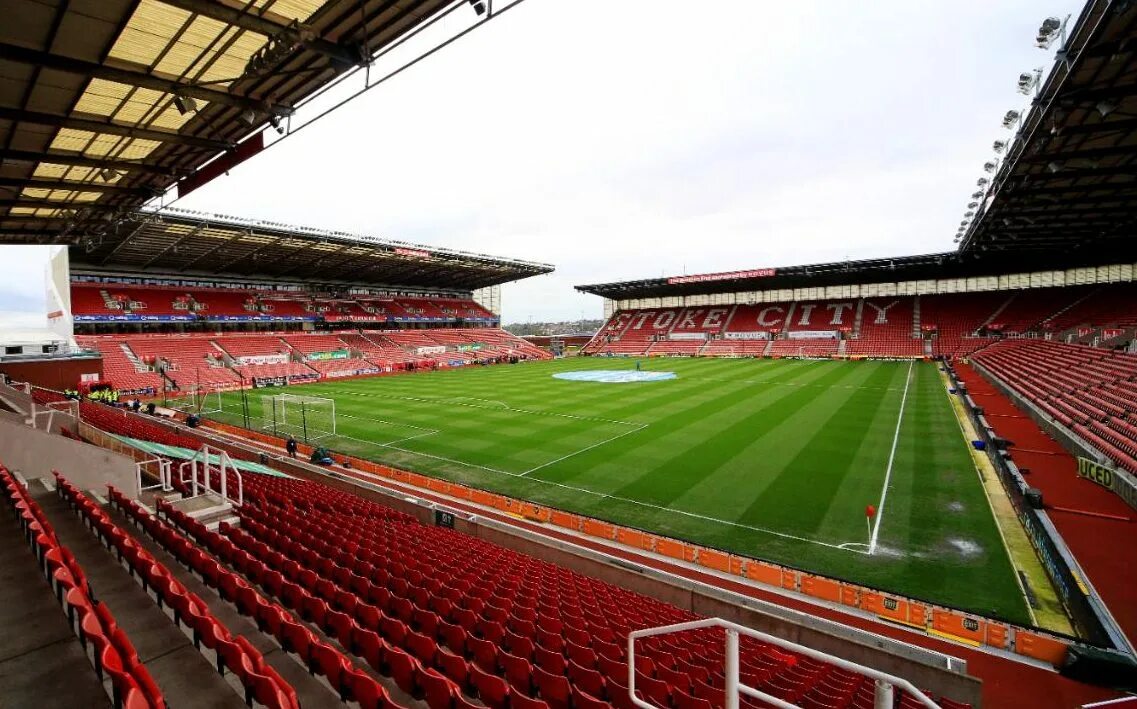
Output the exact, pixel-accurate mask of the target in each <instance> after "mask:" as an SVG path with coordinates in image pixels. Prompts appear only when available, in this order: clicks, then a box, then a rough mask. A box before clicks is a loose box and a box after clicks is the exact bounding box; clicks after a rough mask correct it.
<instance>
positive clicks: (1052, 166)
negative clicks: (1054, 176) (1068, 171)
mask: <svg viewBox="0 0 1137 709" xmlns="http://www.w3.org/2000/svg"><path fill="white" fill-rule="evenodd" d="M1046 169H1047V170H1050V171H1051V172H1058V171H1059V170H1061V169H1062V163H1060V162H1057V161H1055V160H1052V161H1050V162H1048V163H1046Z"/></svg>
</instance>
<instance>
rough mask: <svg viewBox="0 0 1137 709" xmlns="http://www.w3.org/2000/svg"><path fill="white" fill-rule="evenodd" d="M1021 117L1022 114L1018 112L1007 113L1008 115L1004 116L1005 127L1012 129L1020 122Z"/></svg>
mask: <svg viewBox="0 0 1137 709" xmlns="http://www.w3.org/2000/svg"><path fill="white" fill-rule="evenodd" d="M1019 116H1020V114H1019V112H1018V111H1007V113H1006V115H1005V116H1003V127H1004V128H1012V127H1013V126H1014V125H1015V124H1016V123H1018V122H1019Z"/></svg>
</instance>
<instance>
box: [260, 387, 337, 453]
mask: <svg viewBox="0 0 1137 709" xmlns="http://www.w3.org/2000/svg"><path fill="white" fill-rule="evenodd" d="M261 429H262V430H264V431H272V432H273V434H274V435H277V436H281V435H285V436H294V437H296V438H297V439H299V440H301V441H304V442H309V441H318V440H320V439H321V438H327V437H328V436H334V435H336V402H335V399H327V398H324V397H322V396H301V395H299V394H272V395H265V396H262V397H261Z"/></svg>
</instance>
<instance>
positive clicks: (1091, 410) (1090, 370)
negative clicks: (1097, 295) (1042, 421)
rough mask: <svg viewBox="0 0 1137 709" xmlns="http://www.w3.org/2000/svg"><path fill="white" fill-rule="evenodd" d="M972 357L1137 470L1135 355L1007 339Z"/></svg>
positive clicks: (1031, 399)
mask: <svg viewBox="0 0 1137 709" xmlns="http://www.w3.org/2000/svg"><path fill="white" fill-rule="evenodd" d="M973 360H974V361H975V362H978V363H980V364H982V365H983V366H984V367H985V368H987V370H988V371H990V372H991V373H992V374H993V375H995V376H996V377H998V378H999V379H1000V380H1002V381H1003V382H1004V383H1005V384H1007V385H1008V386H1010V387H1011V388H1013V389H1015V390H1016V391H1018V392H1019V393H1020V394H1021V395H1023V396H1024V397H1026V398H1027V399H1028V400H1030V401H1032V402H1034V403H1035V404H1036V405H1038V406H1039V407H1040V408H1041V409H1042V410H1044V411H1045V412H1046V413H1047V414H1049V415H1050V416H1052V417H1054V418H1055V419H1056V420H1057V421H1058V422H1059V423H1061V424H1063V425H1065V426H1066V427H1067V428H1071V429H1073V430H1074V431H1075V432H1076V433H1077V434H1078V435H1079V436H1081V437H1082V438H1083V439H1085V440H1086V442H1088V443H1089V444H1090V445H1092V446H1094V447H1095V448H1097V449H1098V450H1100V451H1101V452H1102V453H1104V454H1105V455H1107V456H1109V457H1110V458H1111V459H1113V460H1114V461H1116V462H1117V463H1118V464H1119V465H1121V466H1123V467H1125V468H1127V469H1129V470H1131V471H1137V355H1131V354H1123V353H1120V352H1115V351H1112V350H1106V349H1099V348H1095V347H1085V346H1082V345H1067V344H1062V343H1056V342H1051V341H1047V340H1006V341H1003V342H1000V343H997V344H994V345H991V346H990V347H988V348H986V349H984V350H982V351H980V352H977V353H976V354H975V355H973Z"/></svg>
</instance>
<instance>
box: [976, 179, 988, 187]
mask: <svg viewBox="0 0 1137 709" xmlns="http://www.w3.org/2000/svg"><path fill="white" fill-rule="evenodd" d="M988 182H990V180H988V179H987V178H986V177H980V178H979V179H978V180H976V181H975V184H977V185H979V186H980V187H986V186H987V183H988Z"/></svg>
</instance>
